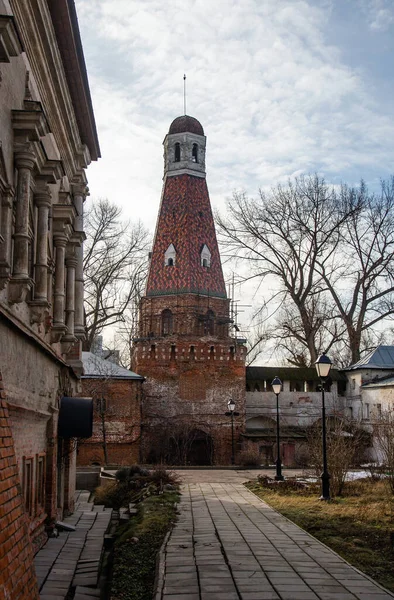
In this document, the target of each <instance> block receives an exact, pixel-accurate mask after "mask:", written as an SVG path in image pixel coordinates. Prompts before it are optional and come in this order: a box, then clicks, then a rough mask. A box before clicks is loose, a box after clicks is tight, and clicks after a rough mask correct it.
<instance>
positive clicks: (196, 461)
mask: <svg viewBox="0 0 394 600" xmlns="http://www.w3.org/2000/svg"><path fill="white" fill-rule="evenodd" d="M192 434H193V438H194V439H193V441H192V443H191V445H190V449H189V452H188V456H187V458H188V461H187V462H188V464H189V465H196V466H202V465H211V464H212V461H213V441H212V438H211V436H210V435H208V434H207V433H205V432H204V431H200V430H197V429H196V430H195V431H193V432H192Z"/></svg>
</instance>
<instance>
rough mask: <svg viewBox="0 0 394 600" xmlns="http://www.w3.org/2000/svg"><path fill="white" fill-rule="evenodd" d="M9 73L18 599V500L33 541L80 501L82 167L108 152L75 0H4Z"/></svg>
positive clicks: (7, 527) (6, 356) (2, 324)
mask: <svg viewBox="0 0 394 600" xmlns="http://www.w3.org/2000/svg"><path fill="white" fill-rule="evenodd" d="M0 75H1V76H0V371H1V375H2V382H3V387H4V390H3V392H2V395H3V400H2V402H3V405H4V406H3V412H4V414H3V418H2V419H1V421H2V425H3V426H4V427H5V428H6V429H5V430H4V431H5V434H4V436H3V437H2V435H3V434H2V433H1V432H0V461H1V462H0V468H2V469H3V468H6V473H3V472H2V475H7V477H3V476H2V477H1V478H0V479H1V481H2V487H1V488H0V530H1V532H2V536H3V537H2V542H4V536H6V537H7V541H6V543H2V544H1V548H2V551H3V550H4V549H7V552H6V555H3V554H2V553H1V552H2V551H0V596H1V597H12V598H14V599H15V600H16V599H17V598H22V597H23V598H27V597H29V598H32V599H33V598H35V597H36V595H35V592H34V591H33V588H31V590H30V592H27V591H26V590H28V589H30V588H27V587H26V586H25V588H24V591H23V590H22V592H21V595H19V592H18V591H17V590H18V587H17V586H18V585H19V582H20V581H21V578H22V575H23V574H22V571H21V569H20V568H19V565H18V564H17V561H18V560H19V559H18V548H20V539H19V538H20V535H21V531H22V529H21V528H20V527H19V528H18V531H17V532H16V531H15V527H14V526H13V523H12V518H11V516H12V511H13V507H14V506H15V505H16V504H15V503H16V500H17V498H19V497H20V494H21V493H22V496H23V502H22V506H23V505H24V509H25V520H26V524H27V528H28V531H29V534H30V539H31V542H32V543H33V546H35V547H39V546H40V545H41V544H42V543H43V541H44V540H45V539H46V534H45V524H48V523H49V522H51V521H52V522H53V521H54V520H55V519H57V518H59V517H60V518H61V517H62V515H63V514H64V513H65V512H67V511H72V509H73V492H74V486H75V448H74V446H73V444H72V442H71V440H70V438H71V437H73V436H71V435H70V436H68V437H67V436H63V437H60V436H59V435H58V426H59V414H60V413H61V412H62V408H61V404H62V402H63V400H62V399H64V398H65V397H74V399H75V397H77V396H78V395H80V394H79V392H80V382H79V376H80V373H81V371H82V363H81V340H82V339H83V336H84V315H83V272H82V271H83V264H82V261H83V241H84V238H85V234H84V232H83V204H84V200H85V196H86V194H87V187H86V184H87V180H86V176H85V169H86V167H87V166H88V165H89V163H90V162H91V161H92V160H97V158H98V157H99V154H100V150H99V145H98V140H97V133H96V128H95V121H94V115H93V110H92V104H91V100H90V93H89V86H88V80H87V75H86V69H85V63H84V58H83V52H82V46H81V40H80V35H79V29H78V22H77V17H76V11H75V6H74V2H73V0H37V1H35V2H27V1H23V2H20V1H19V0H0ZM63 426H64V424H63ZM65 431H66V430H65V429H64V427H63V432H65ZM10 439H11V442H12V443H8V442H10ZM7 440H8V441H7ZM6 442H7V443H6ZM2 444H3V445H2ZM4 444H6V445H5V446H4ZM11 450H12V456H11ZM14 459H15V463H12V464H15V465H16V470H15V473H14V474H13V476H12V477H11V476H9V475H10V469H9V468H7V464H9V465H11V462H12V461H13V460H14ZM10 461H11V462H10ZM4 465H5V467H4ZM4 481H6V486H7V487H4V486H5V483H4ZM19 517H20V515H19ZM2 519H5V520H2ZM18 536H19V537H18ZM11 559H12V560H11ZM22 560H24V559H23V558H22ZM7 561H8V562H7ZM10 589H12V594H13V595H12V594H11V596H8V595H7V594H8V593H9V590H10ZM2 594H4V596H2ZM23 594H25V595H23Z"/></svg>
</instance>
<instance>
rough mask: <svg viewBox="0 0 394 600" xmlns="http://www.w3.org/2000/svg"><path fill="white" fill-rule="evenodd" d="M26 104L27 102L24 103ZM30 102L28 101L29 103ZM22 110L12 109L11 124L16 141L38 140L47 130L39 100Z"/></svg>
mask: <svg viewBox="0 0 394 600" xmlns="http://www.w3.org/2000/svg"><path fill="white" fill-rule="evenodd" d="M26 104H27V103H26ZM29 104H30V103H29ZM34 105H35V106H34V108H33V106H31V107H28V108H25V109H23V110H12V111H11V113H12V126H13V130H14V136H15V138H16V143H17V142H22V143H23V142H31V141H34V142H38V141H39V139H40V137H41V136H42V135H46V134H47V133H48V132H49V128H48V123H47V120H46V118H45V116H44V113H43V111H42V107H41V104H40V103H39V102H35V103H34Z"/></svg>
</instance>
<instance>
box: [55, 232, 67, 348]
mask: <svg viewBox="0 0 394 600" xmlns="http://www.w3.org/2000/svg"><path fill="white" fill-rule="evenodd" d="M53 241H54V244H55V249H56V258H55V292H54V302H53V327H52V331H53V332H54V334H55V339H54V341H59V339H60V337H61V336H62V335H63V334H64V332H65V331H66V326H65V323H64V276H65V268H64V267H65V262H64V260H65V253H66V245H67V236H66V235H64V234H63V233H55V234H54V235H53Z"/></svg>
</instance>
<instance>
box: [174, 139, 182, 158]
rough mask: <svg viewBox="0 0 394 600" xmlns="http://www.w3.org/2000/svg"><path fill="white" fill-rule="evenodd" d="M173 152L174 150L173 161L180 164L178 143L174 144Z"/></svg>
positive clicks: (179, 146)
mask: <svg viewBox="0 0 394 600" xmlns="http://www.w3.org/2000/svg"><path fill="white" fill-rule="evenodd" d="M174 150H175V153H174V161H175V162H180V160H181V145H180V143H179V142H176V144H175V148H174Z"/></svg>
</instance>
